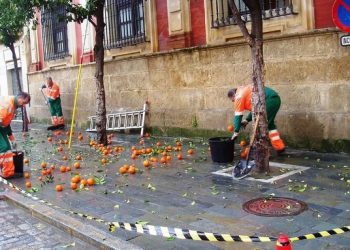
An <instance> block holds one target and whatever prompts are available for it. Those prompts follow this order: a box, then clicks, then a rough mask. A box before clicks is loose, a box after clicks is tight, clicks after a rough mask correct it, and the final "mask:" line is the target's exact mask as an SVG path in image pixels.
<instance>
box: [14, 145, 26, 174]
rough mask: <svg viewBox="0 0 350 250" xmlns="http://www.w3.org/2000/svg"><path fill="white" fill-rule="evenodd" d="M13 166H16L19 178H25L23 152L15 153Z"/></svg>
mask: <svg viewBox="0 0 350 250" xmlns="http://www.w3.org/2000/svg"><path fill="white" fill-rule="evenodd" d="M12 153H13V164H14V165H15V173H16V176H17V177H20V176H23V157H24V154H23V152H22V151H13V152H12Z"/></svg>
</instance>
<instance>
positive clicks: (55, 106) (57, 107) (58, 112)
mask: <svg viewBox="0 0 350 250" xmlns="http://www.w3.org/2000/svg"><path fill="white" fill-rule="evenodd" d="M49 103H50V113H51V116H57V117H61V116H63V114H62V107H61V98H60V97H58V98H57V99H55V100H52V99H49Z"/></svg>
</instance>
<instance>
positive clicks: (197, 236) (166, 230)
mask: <svg viewBox="0 0 350 250" xmlns="http://www.w3.org/2000/svg"><path fill="white" fill-rule="evenodd" d="M0 182H2V183H4V184H6V185H7V186H9V187H11V188H13V189H15V190H17V191H18V192H20V193H21V194H22V195H24V196H26V197H28V198H30V199H32V200H35V201H38V202H40V203H43V204H46V205H48V206H50V207H53V208H56V209H60V210H62V211H65V212H68V213H70V214H73V215H77V216H79V217H82V218H85V219H88V220H93V221H97V222H99V223H103V224H105V225H107V226H108V227H109V231H110V232H114V231H115V230H116V229H117V228H121V229H124V230H127V231H131V232H137V233H140V234H148V235H154V236H162V237H166V238H169V237H174V238H178V239H187V240H196V241H211V242H214V241H226V242H273V241H277V238H276V237H266V236H265V237H264V236H246V235H231V234H219V233H207V232H202V231H194V230H189V229H182V228H171V227H162V226H153V225H141V224H137V223H127V222H107V221H105V220H103V219H100V218H97V217H94V216H91V215H88V214H84V213H80V212H75V211H72V210H69V209H65V208H62V207H60V206H57V205H54V204H52V203H50V202H48V201H45V200H42V199H39V198H38V197H36V196H34V195H32V194H31V193H28V192H27V191H25V190H23V189H21V188H19V187H17V186H16V185H14V184H13V183H11V182H9V181H8V180H6V179H4V178H2V177H0ZM349 231H350V226H345V227H341V228H334V229H331V230H327V231H321V232H318V233H313V234H306V235H302V236H298V237H292V238H290V241H291V242H293V241H298V240H312V239H316V238H321V237H328V236H332V235H336V234H342V233H345V232H349Z"/></svg>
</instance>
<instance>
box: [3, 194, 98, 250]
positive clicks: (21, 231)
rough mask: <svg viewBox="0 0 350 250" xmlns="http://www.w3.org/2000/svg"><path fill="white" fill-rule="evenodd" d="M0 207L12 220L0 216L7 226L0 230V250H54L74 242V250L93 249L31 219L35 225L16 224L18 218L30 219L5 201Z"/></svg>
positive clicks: (22, 222)
mask: <svg viewBox="0 0 350 250" xmlns="http://www.w3.org/2000/svg"><path fill="white" fill-rule="evenodd" d="M0 204H1V206H2V207H3V208H4V209H6V210H8V211H10V213H11V214H12V219H10V220H9V219H8V216H6V215H2V216H3V217H2V219H3V220H4V221H5V222H6V224H8V226H7V227H6V228H7V230H3V229H2V230H1V232H2V233H4V234H3V235H1V236H0V249H3V250H7V249H55V247H56V246H64V245H67V244H69V243H73V242H75V245H76V249H86V248H88V249H95V247H93V246H91V245H89V244H87V243H85V242H82V241H81V240H79V239H76V238H74V237H71V236H70V235H68V234H66V233H64V232H62V231H60V230H58V229H57V228H54V227H52V226H50V225H46V224H45V223H43V222H39V221H38V220H37V219H34V218H33V219H31V221H35V223H32V224H27V223H25V222H24V221H21V224H19V223H16V222H18V221H19V217H21V218H23V217H31V215H30V214H26V213H25V212H24V211H23V210H21V209H20V208H16V207H13V206H10V205H8V204H7V203H6V201H0Z"/></svg>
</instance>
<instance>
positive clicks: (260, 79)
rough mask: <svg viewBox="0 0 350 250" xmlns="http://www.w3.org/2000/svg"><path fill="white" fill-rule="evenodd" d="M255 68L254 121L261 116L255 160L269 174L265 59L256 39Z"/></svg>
mask: <svg viewBox="0 0 350 250" xmlns="http://www.w3.org/2000/svg"><path fill="white" fill-rule="evenodd" d="M251 54H252V66H253V74H252V80H253V92H252V103H253V105H252V106H253V114H254V120H255V121H256V117H257V116H258V115H260V119H259V125H258V131H257V133H256V139H255V142H254V145H253V148H254V160H255V163H256V166H257V168H258V169H259V171H260V172H269V170H270V169H269V139H268V138H269V137H268V128H267V115H266V103H265V91H264V58H263V41H262V40H258V39H255V41H254V43H253V46H252V47H251Z"/></svg>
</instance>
